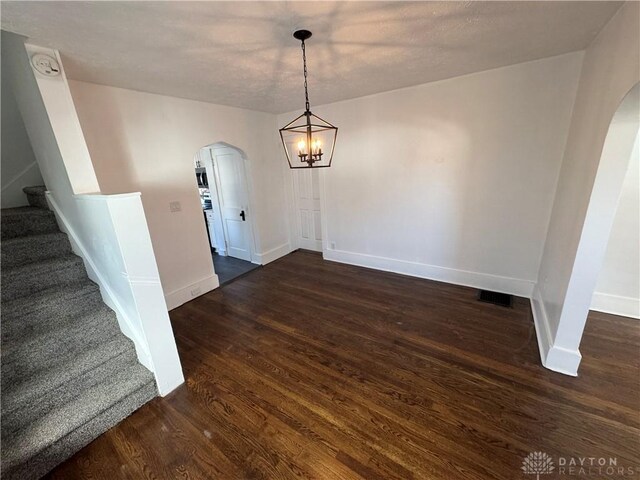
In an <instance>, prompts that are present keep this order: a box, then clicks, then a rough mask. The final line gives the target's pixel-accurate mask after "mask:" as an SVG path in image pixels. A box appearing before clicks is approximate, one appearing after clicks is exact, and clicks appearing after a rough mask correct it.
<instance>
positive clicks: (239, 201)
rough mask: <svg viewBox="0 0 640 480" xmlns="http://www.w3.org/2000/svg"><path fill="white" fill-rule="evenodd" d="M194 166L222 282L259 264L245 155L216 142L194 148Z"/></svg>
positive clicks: (208, 233) (210, 240)
mask: <svg viewBox="0 0 640 480" xmlns="http://www.w3.org/2000/svg"><path fill="white" fill-rule="evenodd" d="M194 168H195V177H196V180H197V182H198V192H199V194H200V201H201V205H202V208H203V220H204V221H205V224H206V230H207V235H208V242H209V245H210V247H211V252H212V260H213V264H214V270H215V272H216V274H217V275H218V279H219V280H220V284H221V285H222V284H224V283H227V282H229V281H231V280H233V279H235V278H237V277H239V276H241V275H243V274H245V273H247V272H249V271H251V270H253V269H255V268H257V267H258V266H259V265H258V262H255V257H256V256H255V253H256V248H255V244H256V243H255V233H254V232H255V229H254V220H255V219H254V215H253V212H254V209H253V208H252V207H251V201H250V191H249V189H250V182H249V180H248V176H247V166H246V156H245V155H244V152H242V150H240V149H239V148H237V147H234V146H232V145H229V144H226V143H223V142H217V143H213V144H210V145H207V146H205V147H202V148H201V149H200V150H198V152H196V155H195V156H194Z"/></svg>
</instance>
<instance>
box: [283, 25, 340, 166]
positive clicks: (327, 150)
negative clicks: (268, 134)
mask: <svg viewBox="0 0 640 480" xmlns="http://www.w3.org/2000/svg"><path fill="white" fill-rule="evenodd" d="M293 36H294V38H296V39H298V40H300V41H301V42H302V63H303V66H304V97H305V110H304V112H303V113H302V114H301V115H299V116H298V117H296V118H295V119H294V120H292V121H291V122H289V123H287V124H286V125H285V126H284V127H282V128H281V129H280V138H281V139H282V146H283V147H284V151H285V153H286V155H287V161H288V162H289V168H322V167H330V166H331V160H332V159H333V151H334V147H335V144H336V136H337V135H338V128H337V127H334V126H333V125H331V124H330V123H329V122H327V121H326V120H323V119H322V118H320V117H318V116H317V115H314V114H313V113H311V108H310V105H309V90H308V88H307V55H306V50H305V43H304V42H305V40H308V39H309V38H311V32H310V31H309V30H298V31H296V32H294V34H293Z"/></svg>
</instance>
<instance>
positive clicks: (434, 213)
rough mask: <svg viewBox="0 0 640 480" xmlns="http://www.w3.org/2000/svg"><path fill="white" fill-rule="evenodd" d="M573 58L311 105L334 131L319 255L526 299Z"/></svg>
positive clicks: (574, 69)
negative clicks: (321, 249)
mask: <svg viewBox="0 0 640 480" xmlns="http://www.w3.org/2000/svg"><path fill="white" fill-rule="evenodd" d="M581 60H582V53H572V54H567V55H563V56H559V57H554V58H549V59H544V60H539V61H534V62H528V63H523V64H519V65H514V66H510V67H505V68H499V69H495V70H490V71H485V72H481V73H476V74H472V75H467V76H463V77H458V78H454V79H450V80H445V81H441V82H435V83H429V84H425V85H421V86H417V87H412V88H406V89H402V90H396V91H392V92H387V93H382V94H377V95H373V96H368V97H364V98H359V99H355V100H350V101H344V102H339V103H335V104H330V105H324V106H320V107H315V106H314V107H313V109H312V110H313V112H314V113H316V114H318V115H319V116H320V117H322V118H325V119H326V120H328V121H330V122H331V123H333V124H334V125H336V126H338V128H339V133H338V139H337V146H336V153H335V157H334V159H333V164H332V166H331V168H330V169H326V170H323V171H321V172H320V173H321V176H322V180H323V182H322V183H324V187H323V189H324V191H323V193H322V196H323V197H324V202H325V205H324V210H323V211H322V217H323V221H324V222H325V223H326V236H324V241H325V249H326V247H329V249H328V250H326V251H325V258H328V259H331V260H337V261H343V262H347V263H354V264H361V265H365V266H370V267H374V268H380V269H385V270H392V271H398V272H401V273H407V274H411V275H417V276H421V277H426V278H434V279H439V280H443V281H448V282H452V283H460V284H466V285H472V286H478V287H483V288H490V289H495V290H500V291H503V292H510V293H514V294H518V295H523V296H529V295H530V294H531V291H532V288H533V284H534V282H535V280H536V278H537V273H538V266H539V260H540V255H541V253H542V247H543V243H544V238H545V233H546V227H547V223H548V220H549V215H550V212H551V205H552V202H553V194H554V190H555V185H556V181H557V176H558V172H559V168H560V162H561V159H562V151H563V148H564V144H565V141H566V135H567V131H568V125H569V119H570V116H571V109H572V105H573V100H574V97H575V91H576V88H577V81H578V76H579V73H580V66H581ZM293 116H294V113H291V114H287V115H280V116H279V117H278V122H279V123H280V124H281V125H283V124H285V123H287V122H288V121H289V120H290V119H291V118H293ZM323 233H324V232H323ZM333 243H335V249H332V248H331V246H332V244H333Z"/></svg>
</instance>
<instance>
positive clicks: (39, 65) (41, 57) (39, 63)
mask: <svg viewBox="0 0 640 480" xmlns="http://www.w3.org/2000/svg"><path fill="white" fill-rule="evenodd" d="M31 65H32V66H33V68H35V69H36V71H37V72H38V73H41V74H42V75H45V76H47V77H56V76H58V75H60V65H59V64H58V61H57V60H56V59H55V58H53V57H50V56H49V55H45V54H44V53H36V54H35V55H34V56H33V57H31Z"/></svg>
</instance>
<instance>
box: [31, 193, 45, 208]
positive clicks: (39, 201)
mask: <svg viewBox="0 0 640 480" xmlns="http://www.w3.org/2000/svg"><path fill="white" fill-rule="evenodd" d="M27 201H28V202H29V205H31V206H32V207H38V208H49V204H48V203H47V198H46V197H45V196H44V194H33V193H27Z"/></svg>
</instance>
